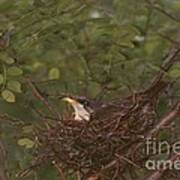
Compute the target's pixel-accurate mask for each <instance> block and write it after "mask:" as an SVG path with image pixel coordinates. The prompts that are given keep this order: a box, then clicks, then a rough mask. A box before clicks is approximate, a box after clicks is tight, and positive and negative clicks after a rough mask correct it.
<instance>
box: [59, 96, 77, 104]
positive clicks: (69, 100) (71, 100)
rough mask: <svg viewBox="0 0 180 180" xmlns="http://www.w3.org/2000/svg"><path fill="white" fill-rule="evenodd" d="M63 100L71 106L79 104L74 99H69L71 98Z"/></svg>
mask: <svg viewBox="0 0 180 180" xmlns="http://www.w3.org/2000/svg"><path fill="white" fill-rule="evenodd" d="M62 100H63V101H66V102H68V103H70V104H75V103H77V102H76V101H75V100H74V99H71V98H69V97H65V98H63V99H62Z"/></svg>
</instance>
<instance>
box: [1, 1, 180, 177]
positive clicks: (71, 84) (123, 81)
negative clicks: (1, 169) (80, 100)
mask: <svg viewBox="0 0 180 180" xmlns="http://www.w3.org/2000/svg"><path fill="white" fill-rule="evenodd" d="M179 12H180V1H179V0H158V1H156V0H136V1H135V0H98V1H95V0H74V1H73V0H50V1H49V0H0V32H1V34H2V33H3V32H4V31H10V32H11V36H10V44H9V47H8V48H6V49H5V50H1V51H0V88H1V90H0V92H1V98H0V113H1V114H7V115H8V116H10V117H12V118H15V120H14V122H8V121H5V120H4V119H2V120H1V121H2V122H1V126H0V138H1V140H2V141H3V143H4V144H5V147H6V149H7V151H8V154H7V162H6V166H7V167H8V172H9V174H10V179H12V180H15V179H18V178H17V177H16V174H17V173H18V172H19V171H20V170H22V169H24V168H26V167H28V166H29V164H30V162H31V159H32V154H33V153H35V151H36V148H35V146H36V142H35V141H34V139H32V138H31V137H32V133H33V131H34V129H33V128H34V126H35V125H37V124H41V123H42V122H41V120H40V118H39V116H38V114H37V113H36V112H35V110H34V108H35V109H41V111H43V112H44V113H46V109H45V108H44V106H43V105H42V103H40V102H38V100H37V99H35V98H34V97H33V96H32V93H31V90H30V88H29V87H28V86H27V83H26V81H25V79H24V78H25V77H27V76H28V77H30V78H31V79H32V80H33V81H34V82H35V83H36V85H37V86H38V87H39V88H40V89H41V90H42V91H43V92H46V93H48V94H50V95H52V97H51V98H50V101H51V102H53V103H54V104H55V105H56V107H57V110H58V111H60V112H62V111H63V107H64V105H63V104H62V103H61V102H60V101H59V100H56V98H55V96H57V95H59V94H61V93H70V94H76V95H84V96H88V97H91V98H95V97H101V98H102V99H104V100H111V99H114V98H116V97H124V96H125V95H127V94H130V93H132V91H137V90H140V89H144V88H145V87H147V86H148V85H149V83H150V82H151V80H152V78H153V76H154V75H155V74H156V73H157V72H158V71H159V69H160V68H159V67H160V65H161V64H162V62H163V57H164V56H165V54H166V53H167V52H168V50H169V48H170V47H171V46H172V44H174V43H175V41H176V38H177V36H178V34H179V29H180V13H179ZM166 78H168V79H170V80H172V81H173V80H176V81H177V82H176V84H175V85H174V87H173V89H170V97H171V95H173V97H171V98H170V97H165V96H164V97H163V98H162V103H161V106H160V107H159V110H160V113H163V112H164V111H166V110H168V109H169V107H170V105H171V103H173V102H172V101H174V100H176V99H177V96H178V95H179V94H180V83H179V79H180V63H177V64H176V65H175V66H173V68H172V69H171V71H170V72H169V73H168V74H167V75H166ZM32 107H33V108H32ZM21 121H23V122H25V124H26V125H24V124H18V123H19V122H21ZM56 173H57V172H56V171H55V170H54V169H53V168H52V167H47V168H43V169H40V170H38V171H36V172H34V174H32V176H30V177H28V178H26V179H27V180H28V179H30V180H32V179H35V180H50V179H51V180H56V179H57V174H56Z"/></svg>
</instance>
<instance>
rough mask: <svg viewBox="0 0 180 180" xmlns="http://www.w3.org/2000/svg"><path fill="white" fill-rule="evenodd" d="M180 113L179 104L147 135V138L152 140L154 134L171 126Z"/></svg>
mask: <svg viewBox="0 0 180 180" xmlns="http://www.w3.org/2000/svg"><path fill="white" fill-rule="evenodd" d="M179 113H180V102H178V103H177V104H176V105H175V106H174V108H173V109H172V110H171V111H170V112H169V113H168V114H167V115H165V116H164V117H163V118H162V119H161V120H160V121H159V123H158V124H157V125H156V126H155V127H154V128H153V129H152V130H151V131H150V132H148V133H147V135H146V138H151V137H152V136H153V134H156V133H157V132H159V130H160V129H161V128H162V127H164V126H166V125H169V124H170V123H171V122H172V121H173V120H174V119H175V118H176V117H177V116H178V115H179Z"/></svg>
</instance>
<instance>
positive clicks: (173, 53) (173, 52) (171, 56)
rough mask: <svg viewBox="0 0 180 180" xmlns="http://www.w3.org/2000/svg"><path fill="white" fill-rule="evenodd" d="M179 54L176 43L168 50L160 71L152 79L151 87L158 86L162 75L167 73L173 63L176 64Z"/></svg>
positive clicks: (179, 50)
mask: <svg viewBox="0 0 180 180" xmlns="http://www.w3.org/2000/svg"><path fill="white" fill-rule="evenodd" d="M179 44H180V43H179ZM179 54H180V48H179V46H178V44H177V43H176V44H175V45H174V46H173V47H172V48H171V49H170V51H169V52H168V54H167V55H166V57H165V60H164V63H163V64H162V66H161V67H160V69H161V70H160V71H159V73H158V74H157V75H156V76H155V78H154V79H153V82H152V85H151V86H154V85H155V84H158V83H159V82H160V81H161V80H162V78H163V76H164V74H166V73H167V72H168V71H169V69H170V68H171V67H172V66H173V65H174V63H176V60H177V57H178V55H179Z"/></svg>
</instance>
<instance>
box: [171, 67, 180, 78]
mask: <svg viewBox="0 0 180 180" xmlns="http://www.w3.org/2000/svg"><path fill="white" fill-rule="evenodd" d="M169 75H170V77H172V78H178V77H180V69H173V70H171V71H170V72H169Z"/></svg>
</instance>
